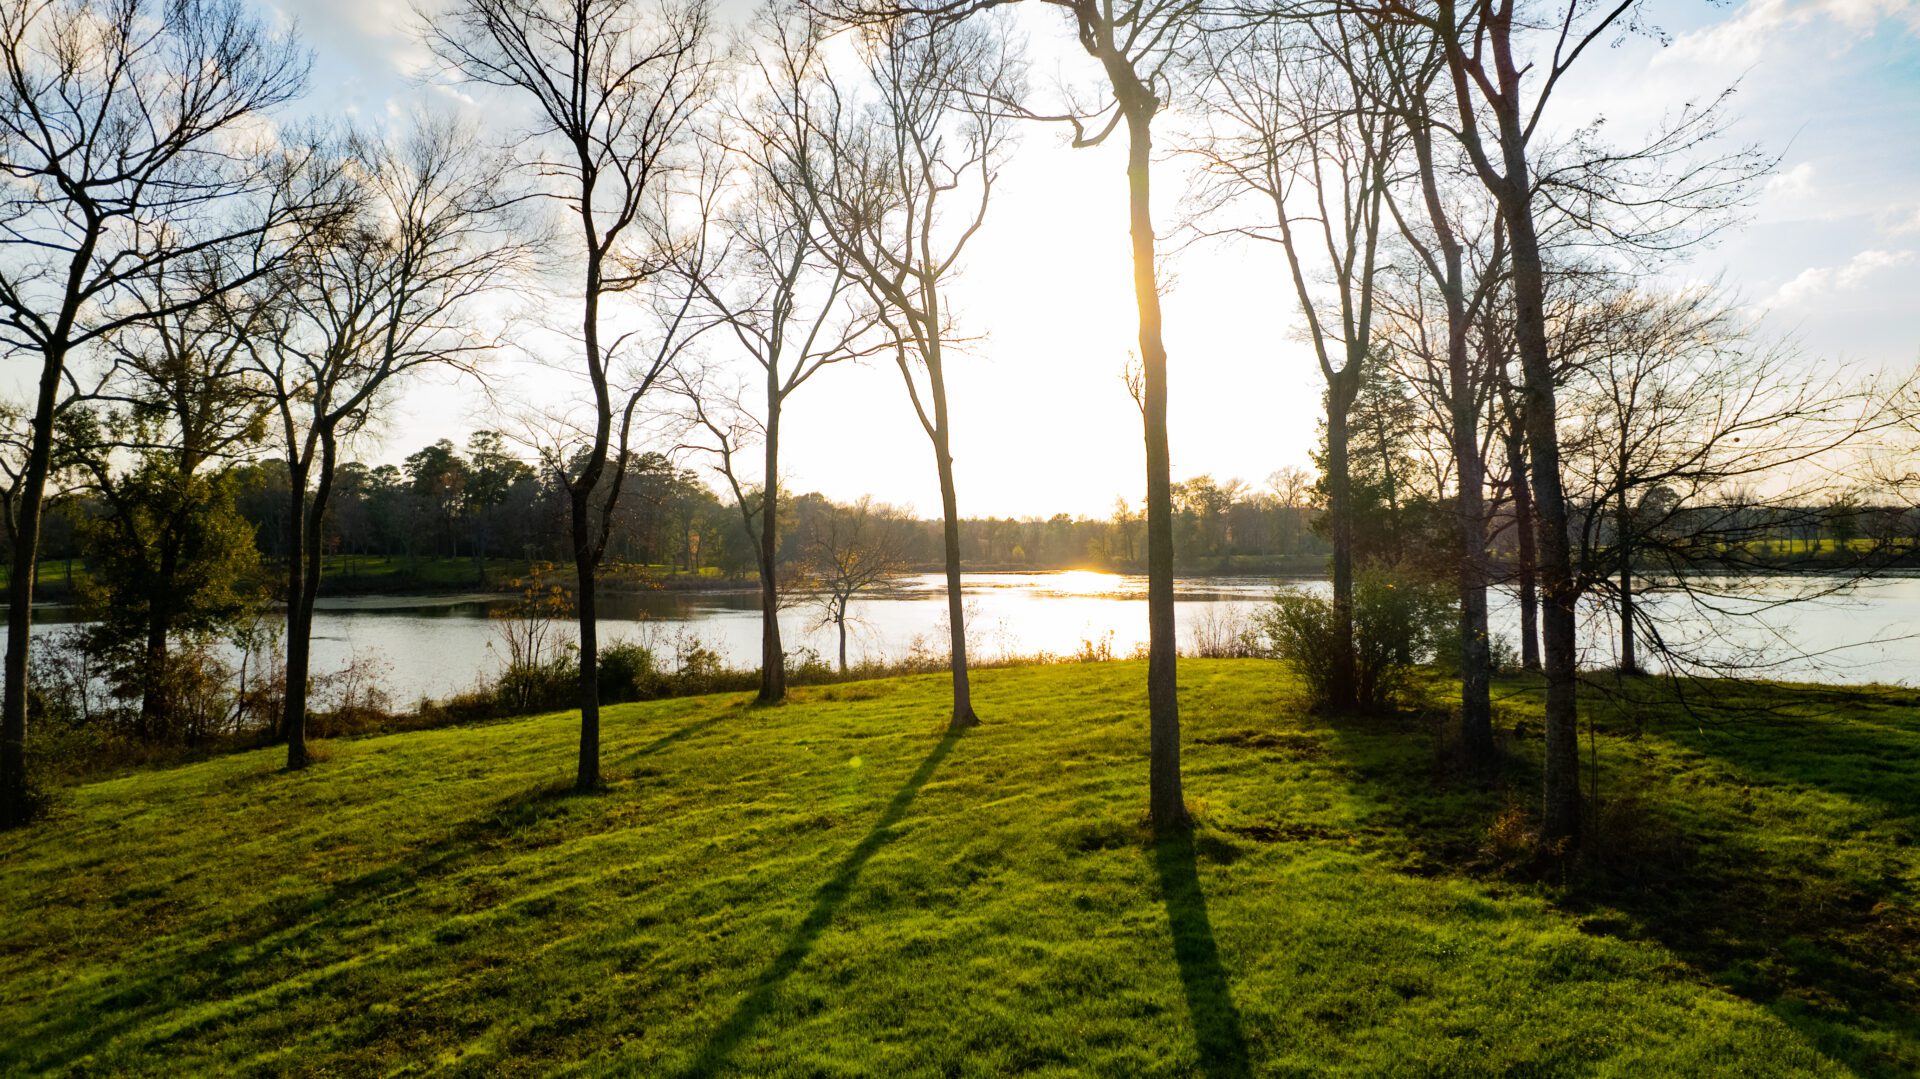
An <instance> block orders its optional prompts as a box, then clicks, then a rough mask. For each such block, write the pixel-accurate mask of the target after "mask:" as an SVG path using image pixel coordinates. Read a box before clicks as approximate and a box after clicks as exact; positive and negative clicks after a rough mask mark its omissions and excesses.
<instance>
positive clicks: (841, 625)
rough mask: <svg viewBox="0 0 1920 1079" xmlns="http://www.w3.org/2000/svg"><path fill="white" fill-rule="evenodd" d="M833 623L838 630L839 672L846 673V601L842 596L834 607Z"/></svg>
mask: <svg viewBox="0 0 1920 1079" xmlns="http://www.w3.org/2000/svg"><path fill="white" fill-rule="evenodd" d="M833 624H834V627H835V628H836V629H838V630H839V631H840V673H841V674H845V673H847V601H846V598H845V597H842V598H841V599H840V601H839V604H838V605H837V606H836V607H835V608H834V614H833Z"/></svg>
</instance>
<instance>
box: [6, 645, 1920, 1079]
mask: <svg viewBox="0 0 1920 1079" xmlns="http://www.w3.org/2000/svg"><path fill="white" fill-rule="evenodd" d="M1181 676H1182V680H1183V685H1182V706H1183V721H1184V724H1185V736H1186V739H1185V740H1186V753H1185V762H1186V784H1187V796H1188V800H1189V802H1190V804H1191V805H1192V806H1193V808H1194V810H1195V812H1196V814H1197V817H1198V820H1199V827H1198V829H1197V831H1196V832H1195V834H1194V837H1193V838H1192V839H1191V840H1189V841H1180V842H1168V843H1163V844H1159V845H1155V844H1153V843H1152V842H1150V841H1149V839H1148V836H1147V835H1146V833H1145V831H1144V829H1143V826H1142V819H1141V811H1142V807H1143V806H1144V804H1145V775H1146V764H1145V749H1146V719H1145V692H1144V679H1145V668H1144V665H1143V664H1138V663H1108V664H1088V665H1061V666H1049V667H1034V668H1022V669H1009V670H995V671H985V672H980V673H979V674H978V675H977V676H976V686H977V688H976V695H977V703H978V705H979V709H980V712H981V714H982V716H983V718H984V720H985V725H984V726H982V727H980V728H979V729H977V730H974V731H970V732H968V733H966V734H964V735H961V736H958V737H954V736H949V735H946V734H945V733H944V731H943V726H944V719H945V708H944V701H945V696H944V695H945V691H946V683H945V680H944V678H942V677H938V676H928V677H914V678H902V679H894V680H887V681H878V682H864V683H850V684H845V685H840V686H832V687H823V688H812V689H802V690H797V691H795V693H794V694H793V697H794V699H793V701H792V702H791V703H789V704H787V705H785V706H781V707H776V708H765V709H756V708H752V707H749V706H748V703H747V699H746V698H745V697H744V696H740V695H734V696H721V697H707V698H693V699H684V700H675V701H665V702H657V703H650V704H641V705H628V706H621V707H617V708H612V709H610V710H609V711H608V713H607V716H606V723H605V726H606V752H605V761H606V764H607V769H608V773H609V776H610V780H611V782H610V785H609V788H608V789H607V790H606V791H605V792H603V793H598V794H594V795H589V796H576V795H572V794H568V793H566V792H565V787H566V781H567V778H568V777H569V776H570V773H571V767H572V761H573V754H574V748H575V744H576V737H577V725H576V722H575V721H574V720H573V719H572V718H571V717H570V716H567V715H553V716H543V717H535V718H530V719H524V720H516V721H510V722H502V723H497V724H491V725H486V726H478V727H468V728H456V729H446V730H438V731H429V732H419V733H409V734H400V735H392V736H387V737H379V738H368V739H364V740H353V741H336V742H333V743H331V744H328V745H326V746H325V747H324V753H325V755H326V758H327V759H326V760H325V761H324V762H323V763H321V764H319V765H318V766H316V767H314V768H312V769H311V770H309V771H307V772H304V773H300V774H289V773H286V772H283V771H282V770H281V769H280V761H279V757H278V755H277V754H276V753H275V752H273V751H262V752H257V753H248V754H242V755H236V756H231V757H226V758H222V759H218V760H213V761H208V762H205V763H200V764H194V765H191V766H186V767H180V768H175V769H171V770H166V771H154V772H147V773H143V774H138V775H134V776H131V777H128V778H123V779H116V780H112V781H109V782H101V783H96V784H92V785H89V786H85V787H80V788H75V789H71V790H68V791H67V792H65V793H64V795H63V796H62V799H61V801H60V804H59V806H58V808H57V810H56V815H55V817H54V818H53V819H52V820H51V821H49V822H47V823H45V824H44V825H41V826H37V827H34V828H32V829H29V830H25V831H20V832H15V833H11V834H5V835H0V903H4V907H3V908H0V911H3V912H0V1074H7V1075H13V1074H32V1073H41V1072H51V1073H70V1074H97V1075H120V1074H152V1075H184V1074H271V1075H283V1074H316V1075H317V1074H329V1075H357V1074H424V1073H450V1074H468V1073H470V1074H495V1073H497V1074H511V1075H519V1074H535V1073H561V1074H570V1075H574V1074H578V1075H706V1074H753V1075H785V1076H829V1075H885V1076H895V1075H999V1074H1032V1075H1077V1074H1089V1075H1114V1076H1157V1075H1206V1076H1234V1075H1247V1074H1261V1075H1266V1074H1309V1073H1321V1072H1328V1071H1343V1072H1347V1073H1354V1074H1398V1075H1420V1076H1426V1075H1445V1074H1456V1075H1482V1074H1598V1075H1634V1076H1644V1075H1706V1074H1745V1075H1775V1074H1835V1075H1841V1074H1886V1075H1897V1074H1907V1073H1911V1072H1913V1071H1915V1070H1920V1012H1917V1011H1916V1008H1917V1007H1920V991H1917V985H1920V982H1917V981H1916V977H1917V971H1920V958H1917V957H1916V950H1917V948H1920V932H1916V926H1917V925H1920V920H1917V919H1916V914H1915V895H1916V893H1917V892H1920V870H1917V869H1916V858H1920V847H1916V845H1915V843H1914V840H1915V838H1916V836H1917V835H1920V827H1917V826H1916V820H1917V819H1920V804H1917V803H1920V707H1915V705H1916V701H1915V700H1914V698H1913V697H1912V695H1911V694H1910V693H1908V694H1907V695H1905V696H1902V694H1901V691H1897V690H1895V691H1845V692H1839V691H1835V692H1833V693H1829V694H1826V695H1824V696H1823V697H1822V699H1821V700H1819V701H1815V702H1812V703H1811V704H1809V705H1807V706H1806V707H1803V708H1800V709H1798V714H1795V715H1774V716H1772V717H1771V718H1768V719H1766V720H1764V721H1761V720H1758V719H1756V720H1754V721H1753V722H1752V723H1750V724H1746V725H1739V726H1736V725H1735V724H1732V723H1723V724H1720V725H1713V724H1707V725H1704V726H1703V725H1701V724H1697V723H1691V722H1688V721H1685V720H1683V719H1682V718H1680V717H1675V716H1663V717H1656V719H1657V721H1655V722H1650V723H1649V724H1648V725H1647V728H1646V733H1645V734H1644V735H1641V736H1640V737H1638V738H1626V737H1615V736H1611V735H1608V736H1603V737H1602V738H1601V739H1600V743H1599V749H1600V756H1601V760H1602V762H1603V764H1604V765H1605V768H1604V771H1603V777H1602V785H1603V790H1608V789H1622V790H1624V789H1628V788H1630V787H1631V788H1634V789H1637V790H1638V792H1639V793H1638V794H1637V795H1636V797H1635V798H1634V799H1632V800H1631V807H1632V810H1633V811H1632V812H1631V813H1625V812H1623V813H1622V814H1620V816H1619V820H1618V821H1617V822H1616V823H1617V830H1618V834H1620V835H1623V836H1625V837H1626V838H1624V839H1620V840H1618V841H1616V842H1615V843H1614V846H1615V847H1617V848H1619V850H1620V851H1622V852H1624V853H1625V855H1626V856H1625V857H1623V858H1622V859H1621V860H1620V868H1619V869H1618V870H1617V871H1616V870H1606V871H1601V870H1593V871H1582V873H1581V874H1580V875H1578V879H1574V878H1556V877H1554V876H1553V875H1551V874H1550V875H1549V876H1548V877H1547V878H1546V879H1541V878H1540V877H1539V875H1538V871H1537V870H1528V871H1514V870H1506V871H1503V870H1501V869H1499V868H1498V867H1497V866H1496V864H1495V863H1497V862H1499V860H1500V858H1499V857H1498V852H1497V851H1496V852H1494V853H1492V854H1489V853H1487V852H1486V851H1484V850H1483V849H1482V848H1483V846H1484V845H1485V840H1486V836H1487V833H1488V829H1489V827H1490V826H1491V825H1492V823H1493V821H1494V818H1495V817H1496V815H1498V814H1499V813H1500V811H1501V810H1502V808H1503V807H1505V806H1507V805H1508V804H1509V802H1510V801H1513V800H1515V799H1518V800H1519V801H1520V802H1524V801H1525V799H1526V797H1527V796H1529V795H1530V794H1531V786H1530V784H1531V779H1530V778H1529V771H1530V766H1529V764H1528V760H1529V757H1530V755H1531V754H1532V753H1533V751H1534V749H1535V748H1536V746H1535V742H1534V739H1536V738H1537V734H1538V723H1537V720H1535V721H1532V722H1531V723H1529V722H1528V720H1527V716H1528V709H1529V707H1530V705H1529V704H1528V703H1527V698H1526V687H1525V686H1524V685H1521V684H1508V685H1505V686H1503V688H1502V692H1503V693H1506V694H1509V696H1508V698H1507V700H1506V701H1505V703H1504V704H1503V706H1502V708H1503V718H1502V725H1503V727H1510V726H1511V725H1512V724H1513V723H1514V722H1515V721H1518V722H1520V724H1521V726H1522V728H1523V731H1522V734H1521V735H1519V736H1518V737H1514V738H1509V749H1510V752H1511V753H1512V754H1513V756H1514V760H1513V762H1512V764H1511V765H1510V766H1509V767H1508V769H1507V770H1506V772H1505V773H1503V774H1502V775H1500V776H1496V777H1493V778H1491V779H1487V778H1481V779H1477V780H1472V781H1469V780H1466V779H1463V778H1460V777H1459V776H1457V775H1456V774H1455V773H1454V771H1452V770H1451V769H1449V768H1447V767H1445V766H1443V765H1442V764H1441V763H1440V762H1441V761H1442V760H1443V759H1444V754H1441V753H1438V752H1437V751H1436V745H1435V738H1434V735H1433V733H1432V730H1431V722H1430V721H1425V720H1419V719H1412V718H1408V719H1399V720H1392V721H1386V720H1376V721H1364V722H1363V721H1355V722H1349V723H1343V724H1339V725H1333V724H1329V723H1327V722H1325V721H1323V720H1319V719H1315V718H1311V717H1304V716H1302V715H1301V714H1300V713H1299V710H1298V707H1297V704H1296V703H1295V696H1294V692H1293V690H1292V688H1291V687H1290V686H1289V684H1288V682H1287V680H1286V676H1285V675H1284V673H1283V669H1282V668H1280V667H1279V666H1278V665H1276V664H1272V663H1266V662H1261V661H1184V662H1183V663H1182V665H1181ZM1749 692H1752V693H1755V694H1758V695H1761V696H1763V697H1764V696H1766V695H1767V694H1769V693H1771V692H1772V691H1769V690H1760V689H1754V690H1751V691H1749ZM1623 733H1624V732H1623Z"/></svg>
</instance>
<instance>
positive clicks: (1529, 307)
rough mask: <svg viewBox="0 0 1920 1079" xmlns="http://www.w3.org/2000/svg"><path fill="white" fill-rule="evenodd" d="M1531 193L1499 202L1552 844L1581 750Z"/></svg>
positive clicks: (1567, 810) (1518, 167)
mask: <svg viewBox="0 0 1920 1079" xmlns="http://www.w3.org/2000/svg"><path fill="white" fill-rule="evenodd" d="M1517 125H1518V120H1517V118H1509V117H1502V126H1503V128H1504V127H1508V126H1513V127H1515V130H1514V131H1512V132H1511V134H1510V136H1509V137H1508V138H1506V139H1503V142H1504V143H1505V145H1506V147H1507V148H1508V151H1509V156H1510V157H1512V156H1513V155H1514V154H1517V153H1518V152H1519V150H1518V147H1519V146H1520V144H1521V136H1520V134H1519V132H1518V130H1517ZM1508 175H1510V176H1519V177H1526V176H1528V175H1530V174H1529V173H1528V171H1527V168H1526V164H1525V161H1524V159H1521V160H1518V161H1513V160H1510V161H1509V162H1508ZM1529 193H1530V188H1529V187H1523V188H1522V189H1521V193H1520V194H1519V195H1518V196H1517V197H1514V198H1509V199H1506V200H1503V206H1502V209H1503V211H1504V216H1505V217H1506V219H1507V230H1508V235H1509V238H1510V243H1511V248H1510V250H1511V252H1512V268H1513V292H1514V307H1515V318H1514V330H1515V339H1516V342H1517V344H1518V346H1519V353H1520V360H1521V365H1522V368H1523V369H1524V371H1525V375H1526V383H1525V387H1524V389H1525V394H1526V423H1527V450H1528V456H1529V458H1530V461H1531V464H1532V469H1531V472H1532V479H1533V500H1534V513H1535V518H1536V521H1537V524H1538V528H1537V534H1538V538H1539V545H1540V546H1539V576H1540V586H1541V591H1542V593H1543V594H1542V597H1541V599H1542V601H1543V602H1542V605H1541V606H1542V609H1541V619H1540V629H1541V644H1542V645H1543V651H1544V653H1545V654H1544V659H1545V668H1546V676H1547V700H1546V759H1545V762H1544V763H1545V767H1544V769H1543V771H1544V776H1543V781H1542V786H1543V792H1542V801H1543V804H1544V815H1543V821H1542V824H1543V828H1544V834H1545V838H1546V839H1547V840H1548V841H1550V842H1555V841H1564V842H1566V843H1568V844H1577V843H1578V842H1579V840H1580V745H1579V729H1578V726H1577V708H1578V692H1579V682H1578V672H1577V671H1576V669H1575V660H1576V654H1575V645H1576V641H1575V613H1576V612H1575V604H1576V603H1577V602H1578V600H1579V595H1578V592H1577V591H1576V589H1575V587H1574V579H1573V552H1572V548H1571V543H1570V540H1569V538H1568V532H1567V502H1566V496H1565V494H1564V492H1563V490H1562V488H1561V485H1560V432H1559V411H1558V402H1557V401H1556V400H1555V393H1554V385H1553V368H1552V353H1551V351H1550V349H1549V346H1548V343H1547V324H1546V274H1545V269H1544V267H1543V265H1542V262H1541V257H1540V243H1539V238H1538V236H1536V235H1535V233H1534V228H1533V216H1532V212H1531V200H1530V198H1529V197H1528V195H1529Z"/></svg>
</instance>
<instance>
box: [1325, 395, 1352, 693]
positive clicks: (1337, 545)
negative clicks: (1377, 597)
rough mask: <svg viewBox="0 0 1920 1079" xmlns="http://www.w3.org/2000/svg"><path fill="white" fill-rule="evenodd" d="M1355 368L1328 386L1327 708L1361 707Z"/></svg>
mask: <svg viewBox="0 0 1920 1079" xmlns="http://www.w3.org/2000/svg"><path fill="white" fill-rule="evenodd" d="M1358 374H1359V371H1358V369H1356V368H1347V369H1343V370H1341V371H1340V373H1339V374H1338V375H1337V376H1336V377H1335V378H1334V380H1333V382H1332V383H1331V384H1330V385H1329V386H1328V387H1327V516H1328V519H1329V521H1330V522H1331V524H1332V526H1333V527H1332V532H1333V559H1332V561H1333V634H1334V645H1333V670H1332V672H1331V674H1332V679H1331V681H1330V683H1329V684H1328V686H1327V708H1328V710H1329V711H1332V712H1333V713H1335V714H1345V713H1348V712H1352V711H1354V710H1355V709H1357V708H1358V707H1359V703H1360V702H1359V677H1360V672H1359V664H1358V660H1357V657H1356V655H1355V647H1356V645H1355V641H1354V629H1353V474H1352V465H1351V463H1350V459H1349V458H1350V455H1349V451H1348V438H1349V434H1348V428H1347V416H1348V413H1349V412H1350V411H1351V409H1352V408H1353V398H1354V393H1355V391H1356V390H1357V389H1358V387H1357V386H1356V385H1355V383H1357V382H1358V381H1359V380H1358V379H1357V378H1356V377H1354V376H1356V375H1358Z"/></svg>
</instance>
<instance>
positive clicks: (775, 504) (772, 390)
mask: <svg viewBox="0 0 1920 1079" xmlns="http://www.w3.org/2000/svg"><path fill="white" fill-rule="evenodd" d="M779 527H780V380H779V371H778V368H777V367H776V366H774V365H772V364H769V365H768V367H767V441H766V482H765V487H764V489H763V491H762V493H761V496H760V544H759V550H758V555H759V561H760V695H759V697H758V698H756V700H757V702H758V703H760V704H777V703H779V702H780V701H783V700H785V699H786V696H787V654H786V651H785V650H784V649H782V647H781V645H780V584H779V581H778V579H777V577H776V576H775V575H776V573H777V572H778V570H779V565H778V561H779V554H780V540H779Z"/></svg>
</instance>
